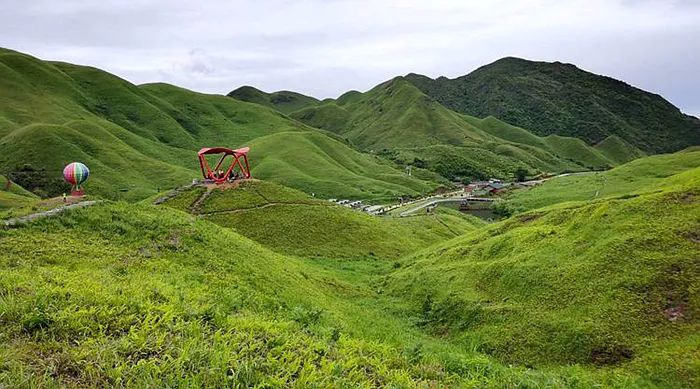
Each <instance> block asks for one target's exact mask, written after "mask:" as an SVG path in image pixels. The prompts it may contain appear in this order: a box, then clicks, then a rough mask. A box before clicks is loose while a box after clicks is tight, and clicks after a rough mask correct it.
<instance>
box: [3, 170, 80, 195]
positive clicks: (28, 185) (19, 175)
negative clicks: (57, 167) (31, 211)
mask: <svg viewBox="0 0 700 389" xmlns="http://www.w3.org/2000/svg"><path fill="white" fill-rule="evenodd" d="M5 176H6V177H7V178H8V179H9V180H11V181H12V182H14V183H16V184H17V185H19V186H21V187H23V188H24V189H27V190H28V191H30V192H32V193H34V194H36V195H37V196H39V197H42V198H47V197H56V196H60V195H61V194H63V193H65V192H67V191H69V190H70V185H69V184H68V183H67V182H65V181H64V180H63V175H62V172H55V171H47V170H46V169H45V168H40V169H37V168H35V167H34V166H32V165H30V164H24V165H21V166H17V167H15V169H12V170H10V171H8V172H5Z"/></svg>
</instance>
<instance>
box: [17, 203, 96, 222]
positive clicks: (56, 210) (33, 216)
mask: <svg viewBox="0 0 700 389" xmlns="http://www.w3.org/2000/svg"><path fill="white" fill-rule="evenodd" d="M98 202H99V201H97V200H89V201H81V202H79V203H75V204H70V205H63V206H60V207H57V208H54V209H49V210H48V211H43V212H37V213H33V214H31V215H26V216H21V217H15V218H12V219H7V220H5V221H4V223H5V226H7V227H10V226H16V225H18V224H24V223H29V222H30V221H33V220H36V219H41V218H45V217H49V216H54V215H58V214H60V213H62V212H65V211H67V210H69V209H74V208H84V207H89V206H91V205H93V204H96V203H98Z"/></svg>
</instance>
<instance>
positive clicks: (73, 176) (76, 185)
mask: <svg viewBox="0 0 700 389" xmlns="http://www.w3.org/2000/svg"><path fill="white" fill-rule="evenodd" d="M89 176H90V169H88V167H87V166H85V165H84V164H82V163H80V162H72V163H69V164H68V165H67V166H66V167H65V168H63V178H64V179H65V180H66V182H68V183H69V184H71V185H72V188H71V195H72V196H82V195H83V189H82V188H81V187H80V185H81V184H82V183H83V182H85V181H86V180H87V179H88V177H89Z"/></svg>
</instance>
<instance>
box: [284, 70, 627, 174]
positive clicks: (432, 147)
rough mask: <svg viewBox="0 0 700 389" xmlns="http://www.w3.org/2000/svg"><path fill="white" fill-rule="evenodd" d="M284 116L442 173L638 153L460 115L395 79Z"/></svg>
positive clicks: (573, 166)
mask: <svg viewBox="0 0 700 389" xmlns="http://www.w3.org/2000/svg"><path fill="white" fill-rule="evenodd" d="M290 116H291V117H293V118H295V119H297V120H300V121H302V122H304V123H306V124H308V125H310V126H313V127H317V128H322V129H325V130H328V131H332V132H335V133H337V134H339V135H341V136H343V137H345V138H347V139H349V140H350V141H351V142H352V143H354V144H356V145H358V146H359V147H361V148H363V149H365V150H369V151H373V152H375V153H379V154H382V155H387V156H389V157H391V158H393V159H394V160H396V161H398V162H400V163H403V164H412V165H414V166H419V167H427V168H429V169H432V170H434V171H436V172H438V173H440V174H442V175H444V176H446V177H449V178H456V177H472V178H474V177H481V178H483V177H487V176H498V177H502V178H512V176H513V172H514V171H515V170H516V169H519V168H522V169H526V170H528V171H530V172H532V173H533V174H534V173H535V172H540V171H545V172H561V171H577V170H587V169H601V168H608V167H610V166H614V165H616V164H618V163H620V162H625V161H628V160H630V159H633V158H636V157H638V156H639V155H641V153H640V152H639V150H637V149H636V148H634V147H633V146H630V145H629V144H628V143H627V142H625V141H623V140H618V141H612V140H611V141H608V143H611V144H613V143H614V144H615V147H613V146H612V145H611V146H610V147H601V148H593V147H591V146H589V145H587V144H585V142H583V141H581V140H580V139H576V138H571V137H562V136H558V135H551V136H547V137H539V136H536V135H534V134H532V133H530V132H528V131H527V130H526V129H523V128H520V127H515V126H512V125H510V124H507V123H505V122H503V121H501V120H498V119H496V118H494V117H487V118H485V119H477V118H475V117H472V116H467V115H462V114H459V113H457V112H454V111H451V110H449V109H447V108H445V107H444V106H442V105H441V104H439V103H438V102H437V101H435V99H433V98H431V97H430V96H427V95H426V94H424V93H423V92H421V91H420V90H419V89H418V88H416V87H415V86H414V85H413V84H412V83H410V82H408V81H407V80H406V79H405V78H403V77H397V78H395V79H393V80H390V81H387V82H385V83H383V84H380V85H378V86H376V87H375V88H373V89H372V90H370V91H368V92H366V93H360V92H351V93H348V94H345V95H343V96H341V97H340V98H339V99H338V100H336V101H325V102H323V103H321V104H318V105H315V106H310V107H307V108H304V109H301V110H299V111H296V112H293V113H292V114H291V115H290Z"/></svg>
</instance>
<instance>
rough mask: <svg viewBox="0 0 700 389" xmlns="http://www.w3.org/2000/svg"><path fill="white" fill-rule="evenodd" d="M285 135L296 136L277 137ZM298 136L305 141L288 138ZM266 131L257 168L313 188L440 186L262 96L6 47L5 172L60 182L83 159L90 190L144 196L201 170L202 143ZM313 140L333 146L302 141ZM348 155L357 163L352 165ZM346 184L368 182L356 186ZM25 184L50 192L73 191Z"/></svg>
mask: <svg viewBox="0 0 700 389" xmlns="http://www.w3.org/2000/svg"><path fill="white" fill-rule="evenodd" d="M278 133H285V134H288V135H285V136H281V137H269V136H270V135H274V134H278ZM289 133H298V135H299V136H298V137H292V136H291V135H289ZM290 137H292V138H293V139H296V140H297V143H296V144H285V143H284V142H287V141H289V140H290ZM259 138H264V139H262V140H260V142H259V144H260V150H256V149H255V147H253V151H252V152H253V161H252V165H253V167H254V168H256V167H258V170H257V171H255V172H256V174H259V175H260V177H261V178H275V179H278V180H281V181H283V182H284V183H285V184H286V185H289V186H295V187H298V188H301V189H304V190H309V191H312V192H317V193H323V194H324V195H325V194H332V195H334V196H346V197H353V196H366V197H367V198H372V197H383V196H387V195H390V196H394V197H395V196H399V195H406V194H417V193H420V192H425V191H429V190H431V189H433V188H435V187H436V186H437V185H438V183H437V182H436V181H435V180H436V179H438V180H439V177H437V176H435V175H432V176H429V175H426V176H425V177H426V178H427V180H420V179H417V178H415V177H403V172H401V171H399V170H397V169H395V168H394V166H392V165H391V164H390V163H388V162H386V161H383V160H379V159H378V158H375V157H371V156H366V155H363V154H361V153H359V152H358V151H356V150H354V149H352V148H350V147H349V146H348V145H347V144H344V143H342V142H338V141H336V140H335V139H334V137H333V136H329V134H326V133H323V132H320V131H317V130H315V129H313V128H310V127H308V126H305V125H303V124H301V123H299V122H296V121H294V120H290V119H289V118H287V117H285V116H284V115H282V114H280V113H279V112H277V111H274V110H272V109H269V108H264V107H261V106H260V105H257V104H249V103H245V102H241V101H238V100H235V99H231V98H228V97H226V96H217V95H205V94H200V93H195V92H192V91H188V90H186V89H182V88H178V87H175V86H172V85H165V84H148V85H143V86H136V85H133V84H131V83H129V82H127V81H125V80H122V79H120V78H118V77H116V76H114V75H111V74H109V73H106V72H104V71H101V70H99V69H95V68H91V67H84V66H77V65H72V64H66V63H58V62H48V61H41V60H39V59H36V58H34V57H31V56H28V55H25V54H21V53H18V52H14V51H11V50H5V49H0V171H2V172H4V173H11V172H13V171H16V170H18V169H22V168H23V167H24V166H25V165H27V164H28V165H30V166H31V167H32V168H33V169H34V171H36V175H37V176H47V177H59V182H60V177H61V176H60V172H61V169H62V167H63V166H64V165H65V164H67V163H69V162H72V161H81V162H83V163H85V164H86V165H88V166H89V167H90V169H91V173H92V176H91V178H90V180H89V182H88V184H87V185H88V186H87V187H88V190H89V191H90V192H92V193H97V194H100V195H103V196H106V197H109V198H125V199H139V198H144V197H147V196H149V195H152V194H154V193H156V192H158V191H160V190H162V189H163V188H167V187H172V186H175V185H178V184H182V183H184V182H188V181H190V180H191V179H192V178H194V177H197V176H198V175H199V173H198V165H197V163H196V156H195V151H196V150H198V149H199V148H200V147H203V146H212V145H224V146H230V147H239V146H241V145H245V144H248V145H250V144H252V143H253V141H254V140H256V139H259ZM304 139H306V140H304ZM280 142H282V143H280ZM304 142H307V143H316V144H323V145H324V147H323V150H322V151H321V150H320V148H319V147H316V148H311V149H304V150H294V149H293V147H296V146H300V145H303V143H304ZM262 149H265V151H264V152H263V150H262ZM316 152H322V154H320V155H314V153H316ZM297 154H301V155H302V156H301V157H300V158H297V156H296V155H297ZM268 158H270V160H269V161H267V159H268ZM346 161H352V165H351V166H343V165H342V164H343V163H344V162H346ZM311 163H313V165H312V164H311ZM287 165H290V166H293V168H287ZM319 166H332V167H333V169H328V170H322V169H319V168H318V167H319ZM364 177H369V178H367V179H364ZM385 180H386V181H385ZM329 182H338V183H341V184H339V185H332V184H329ZM345 182H352V183H353V185H355V186H356V187H361V188H362V189H359V190H357V189H355V188H352V190H349V185H346V184H343V183H345ZM25 187H27V189H30V190H32V191H35V190H37V189H39V190H40V191H43V192H50V193H47V194H48V195H56V194H59V193H62V192H63V191H65V188H56V187H49V188H46V187H44V188H42V187H37V188H34V187H30V186H27V185H25Z"/></svg>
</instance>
